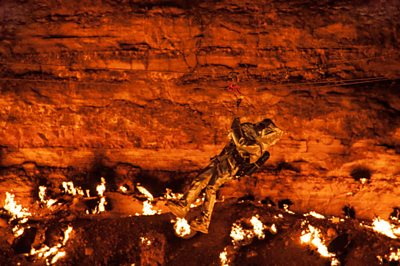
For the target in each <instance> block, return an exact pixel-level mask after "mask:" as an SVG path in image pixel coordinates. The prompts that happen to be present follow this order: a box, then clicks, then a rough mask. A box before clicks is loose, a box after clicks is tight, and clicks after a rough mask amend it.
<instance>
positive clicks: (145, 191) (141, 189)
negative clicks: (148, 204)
mask: <svg viewBox="0 0 400 266" xmlns="http://www.w3.org/2000/svg"><path fill="white" fill-rule="evenodd" d="M136 188H137V189H138V190H139V192H140V193H142V194H143V195H145V196H146V198H147V199H148V200H150V201H153V200H154V197H153V195H152V194H151V193H150V192H149V191H148V190H147V189H145V188H144V187H142V186H141V185H140V184H137V185H136Z"/></svg>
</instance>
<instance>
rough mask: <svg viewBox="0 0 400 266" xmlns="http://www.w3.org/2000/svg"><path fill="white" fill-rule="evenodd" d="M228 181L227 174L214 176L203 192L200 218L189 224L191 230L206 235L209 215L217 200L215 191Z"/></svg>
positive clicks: (228, 175)
mask: <svg viewBox="0 0 400 266" xmlns="http://www.w3.org/2000/svg"><path fill="white" fill-rule="evenodd" d="M230 179H231V175H230V174H229V173H224V174H220V175H219V176H218V175H215V176H213V177H212V178H211V180H210V182H209V184H208V185H207V187H206V190H205V191H206V198H205V201H204V203H203V207H202V212H201V216H199V217H197V218H196V219H195V220H193V221H192V222H191V223H190V226H191V228H192V229H193V230H195V231H199V232H202V233H205V234H207V233H208V227H209V225H210V222H211V215H212V212H213V209H214V205H215V201H216V199H217V191H218V189H219V188H220V187H221V186H222V185H223V184H224V183H225V182H227V181H228V180H230Z"/></svg>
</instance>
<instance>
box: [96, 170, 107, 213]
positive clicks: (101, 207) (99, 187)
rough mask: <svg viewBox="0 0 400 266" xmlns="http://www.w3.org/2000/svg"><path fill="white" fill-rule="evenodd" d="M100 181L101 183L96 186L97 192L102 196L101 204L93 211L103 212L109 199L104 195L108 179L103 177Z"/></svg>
mask: <svg viewBox="0 0 400 266" xmlns="http://www.w3.org/2000/svg"><path fill="white" fill-rule="evenodd" d="M100 181H101V183H100V185H97V187H96V191H97V194H98V195H99V197H100V200H99V205H97V206H96V208H95V209H94V211H93V213H101V212H105V211H106V207H105V205H107V201H106V197H104V191H106V180H105V179H104V177H102V178H101V179H100Z"/></svg>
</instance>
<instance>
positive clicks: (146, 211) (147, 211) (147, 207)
mask: <svg viewBox="0 0 400 266" xmlns="http://www.w3.org/2000/svg"><path fill="white" fill-rule="evenodd" d="M136 188H137V189H138V190H139V192H140V193H142V194H143V195H144V196H145V197H146V198H147V200H146V201H144V202H143V209H142V215H154V214H160V213H161V210H154V209H153V204H152V201H153V200H154V197H153V195H152V194H151V193H150V192H149V191H148V190H147V189H146V188H144V187H142V186H141V185H140V184H139V183H138V184H137V185H136ZM135 215H137V216H138V215H140V214H138V213H137V214H135Z"/></svg>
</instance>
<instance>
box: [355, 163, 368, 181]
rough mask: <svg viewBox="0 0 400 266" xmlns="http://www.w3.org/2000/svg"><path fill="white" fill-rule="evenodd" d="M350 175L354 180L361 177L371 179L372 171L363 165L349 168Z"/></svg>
mask: <svg viewBox="0 0 400 266" xmlns="http://www.w3.org/2000/svg"><path fill="white" fill-rule="evenodd" d="M350 175H351V177H353V178H354V180H356V181H360V180H361V179H367V180H371V176H372V171H371V170H370V169H368V168H367V167H364V166H358V167H356V168H354V169H353V170H351V173H350Z"/></svg>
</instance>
